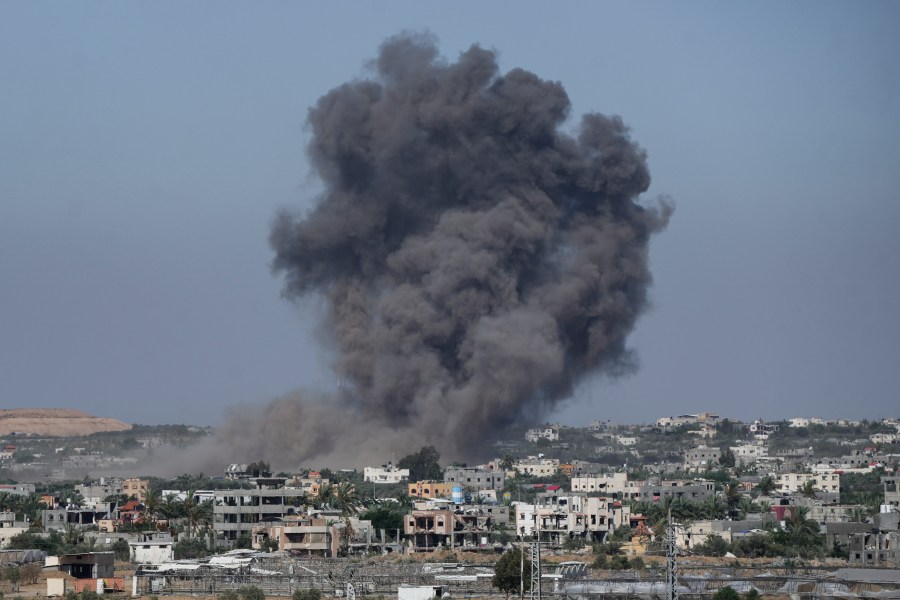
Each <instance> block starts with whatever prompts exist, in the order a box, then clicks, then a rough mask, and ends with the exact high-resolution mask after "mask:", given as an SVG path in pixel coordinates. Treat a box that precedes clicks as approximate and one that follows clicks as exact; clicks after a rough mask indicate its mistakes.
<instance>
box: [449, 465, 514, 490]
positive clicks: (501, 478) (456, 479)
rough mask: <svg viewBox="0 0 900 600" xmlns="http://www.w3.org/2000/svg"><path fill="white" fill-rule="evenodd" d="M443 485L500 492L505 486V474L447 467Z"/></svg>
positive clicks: (485, 470)
mask: <svg viewBox="0 0 900 600" xmlns="http://www.w3.org/2000/svg"><path fill="white" fill-rule="evenodd" d="M444 483H449V484H455V485H460V486H462V488H463V489H464V490H468V491H476V492H477V491H482V490H502V489H503V487H504V486H505V485H506V474H505V473H504V472H503V471H491V470H488V469H480V468H477V467H475V468H469V467H447V469H446V470H445V471H444Z"/></svg>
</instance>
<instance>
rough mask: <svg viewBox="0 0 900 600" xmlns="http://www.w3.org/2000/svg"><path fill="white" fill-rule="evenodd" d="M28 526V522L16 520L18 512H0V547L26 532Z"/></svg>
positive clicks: (7, 544)
mask: <svg viewBox="0 0 900 600" xmlns="http://www.w3.org/2000/svg"><path fill="white" fill-rule="evenodd" d="M28 528H29V523H28V522H26V521H17V520H16V513H13V512H0V548H6V547H7V546H9V541H10V540H11V539H12V538H13V537H15V536H17V535H19V534H20V533H25V532H26V531H28Z"/></svg>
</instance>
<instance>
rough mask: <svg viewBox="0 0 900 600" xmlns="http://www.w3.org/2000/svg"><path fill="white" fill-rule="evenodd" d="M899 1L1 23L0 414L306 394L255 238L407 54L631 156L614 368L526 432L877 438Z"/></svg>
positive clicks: (891, 254)
mask: <svg viewBox="0 0 900 600" xmlns="http://www.w3.org/2000/svg"><path fill="white" fill-rule="evenodd" d="M898 26H900V3H897V2H852V3H851V2H840V3H828V2H753V3H749V2H748V3H743V4H736V3H720V2H691V3H671V2H665V3H652V2H620V3H618V2H617V3H603V2H585V3H567V4H564V5H563V7H562V8H559V7H554V9H553V10H551V8H550V4H548V3H546V2H533V3H527V2H526V3H523V2H515V3H513V2H491V3H483V2H460V1H457V2H443V3H438V2H378V3H376V2H353V3H351V2H343V3H341V2H320V3H318V2H308V3H299V2H252V3H250V2H247V3H226V2H167V3H166V2H154V3H151V2H144V3H137V2H65V3H64V2H58V3H46V2H26V1H21V2H9V1H7V2H0V407H3V408H12V407H56V406H59V407H75V408H80V409H82V410H85V411H87V412H91V413H94V414H99V415H104V416H112V417H117V418H119V419H122V420H125V421H129V422H138V423H168V422H189V423H198V424H215V423H217V422H219V421H220V420H221V418H222V414H223V409H224V408H225V407H227V406H229V405H232V404H235V403H238V402H245V401H262V400H266V399H269V398H272V397H274V396H276V395H279V394H283V393H285V392H288V391H290V390H293V389H296V388H314V389H330V388H333V386H335V384H336V382H335V380H334V377H333V376H332V375H331V374H330V372H329V367H328V365H329V362H330V358H329V355H328V352H329V351H328V349H327V346H326V344H324V343H323V341H322V340H321V339H320V336H319V335H318V334H317V327H316V323H317V321H318V319H319V316H320V314H321V312H320V309H321V307H320V306H317V304H316V302H315V301H314V300H310V301H309V302H307V303H305V304H302V305H296V304H289V303H287V302H285V301H284V300H282V299H281V298H280V291H281V282H280V281H279V280H277V279H276V278H274V277H273V276H272V275H271V274H270V272H269V269H268V264H269V262H270V261H271V258H272V252H271V250H270V248H269V246H268V242H267V238H268V229H269V227H270V225H271V223H272V220H273V216H274V214H275V211H276V210H277V209H278V208H280V207H303V206H309V205H310V202H311V201H312V200H313V198H314V196H315V194H316V191H317V182H316V181H315V179H314V178H312V177H311V176H310V171H309V167H308V165H307V162H306V157H305V154H304V147H305V144H306V142H307V140H308V132H307V131H306V130H305V129H304V121H305V118H306V111H307V109H308V107H310V106H311V105H312V104H313V103H314V102H315V101H316V99H317V98H318V97H319V96H320V95H322V94H323V93H325V92H326V91H328V90H329V89H331V88H333V87H334V86H336V85H339V84H341V83H342V82H345V81H348V80H350V79H353V78H356V77H362V76H365V74H366V64H367V61H369V60H370V59H371V58H373V57H374V56H375V54H376V52H377V48H378V46H379V44H380V43H381V42H382V41H383V40H384V39H385V38H386V37H388V36H390V35H393V34H396V33H399V32H401V31H403V30H413V31H430V32H432V33H434V34H435V36H437V38H438V39H439V41H440V46H441V49H442V52H443V53H444V55H445V56H446V57H448V58H450V59H455V58H456V57H457V55H458V54H459V53H460V52H461V51H463V50H465V49H466V48H468V47H469V46H470V45H471V44H473V43H478V44H481V45H482V46H485V47H488V48H494V49H496V50H497V51H498V52H499V56H500V63H501V67H502V69H503V70H507V69H511V68H514V67H523V68H525V69H528V70H531V71H533V72H535V73H537V74H538V75H540V76H541V77H544V78H546V79H551V80H558V81H560V82H562V83H563V85H564V86H565V88H566V90H567V91H568V93H569V96H570V97H571V99H572V102H573V111H572V114H573V115H580V114H581V113H582V112H585V111H589V110H594V111H599V112H603V113H607V114H618V115H621V116H622V117H623V119H624V120H625V121H626V122H627V123H628V124H630V125H631V127H632V133H633V136H634V138H635V139H636V140H637V141H638V142H639V143H640V144H641V145H642V146H643V147H644V148H646V149H647V152H648V154H649V162H650V168H651V173H652V175H653V185H652V187H651V189H650V192H649V193H648V194H647V198H648V201H649V200H650V199H652V198H654V197H655V196H657V195H667V196H670V197H671V198H672V199H673V200H674V203H675V205H676V207H677V208H676V212H675V214H674V216H673V218H672V221H671V223H670V225H669V228H668V229H667V230H666V231H664V232H663V233H661V234H659V235H658V236H656V237H655V238H654V240H653V242H652V246H651V253H652V254H651V263H652V268H653V272H654V276H655V281H656V283H655V286H654V287H653V289H652V297H653V304H654V306H653V309H652V310H651V311H650V312H648V313H647V314H646V315H645V316H644V317H643V319H642V320H641V321H640V323H639V325H638V327H637V329H636V331H635V332H634V334H633V335H632V338H631V345H632V346H633V347H634V348H635V349H636V350H637V351H638V353H639V355H640V357H641V364H642V366H641V369H640V371H639V372H637V373H636V374H634V375H633V376H630V377H628V378H625V379H620V380H616V381H604V380H599V381H592V382H590V383H589V384H587V385H585V386H583V387H582V388H581V389H580V390H579V391H578V393H577V395H576V398H575V399H574V400H573V401H572V402H571V403H570V404H569V405H568V407H567V408H566V410H565V411H564V412H563V413H560V414H559V415H556V416H555V417H554V416H551V418H557V419H561V420H563V421H564V422H569V423H577V422H579V421H587V420H590V419H594V418H603V419H607V418H608V419H614V420H624V421H628V422H647V421H652V420H655V419H656V418H657V417H659V416H663V415H670V414H675V413H680V412H693V411H701V410H717V411H720V412H721V413H722V414H724V415H729V416H734V417H737V418H743V419H752V418H756V417H762V418H767V419H775V418H785V417H791V416H797V415H818V416H822V417H837V416H846V417H856V418H863V417H866V418H875V417H879V416H886V415H892V416H898V415H900V401H898V400H900V393H898V390H900V349H898V340H900V315H898V310H900V235H898V226H900V202H898V201H900V35H898V34H897V31H898Z"/></svg>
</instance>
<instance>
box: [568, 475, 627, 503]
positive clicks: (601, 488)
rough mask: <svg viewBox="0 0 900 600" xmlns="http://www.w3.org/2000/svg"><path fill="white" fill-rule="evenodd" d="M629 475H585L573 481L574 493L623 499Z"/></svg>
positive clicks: (574, 478)
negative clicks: (596, 493)
mask: <svg viewBox="0 0 900 600" xmlns="http://www.w3.org/2000/svg"><path fill="white" fill-rule="evenodd" d="M627 482H628V473H610V474H609V475H583V476H581V477H573V478H572V479H571V484H572V491H573V492H582V493H591V492H599V493H602V494H604V495H607V496H615V497H616V498H621V497H622V496H623V495H624V494H625V486H626V484H627Z"/></svg>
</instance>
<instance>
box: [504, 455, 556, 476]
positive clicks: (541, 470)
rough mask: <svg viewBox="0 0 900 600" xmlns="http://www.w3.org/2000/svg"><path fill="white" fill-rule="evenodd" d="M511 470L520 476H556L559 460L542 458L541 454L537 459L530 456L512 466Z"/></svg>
mask: <svg viewBox="0 0 900 600" xmlns="http://www.w3.org/2000/svg"><path fill="white" fill-rule="evenodd" d="M513 469H515V471H516V472H517V473H520V474H522V475H532V476H534V477H550V476H552V475H556V472H557V471H558V470H559V460H558V459H555V458H544V456H543V455H542V454H541V455H538V456H537V457H534V456H530V457H528V458H526V459H523V460H520V461H518V462H517V463H516V464H514V465H513Z"/></svg>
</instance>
